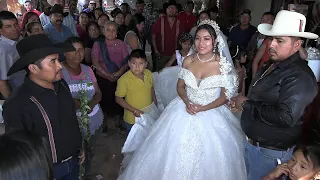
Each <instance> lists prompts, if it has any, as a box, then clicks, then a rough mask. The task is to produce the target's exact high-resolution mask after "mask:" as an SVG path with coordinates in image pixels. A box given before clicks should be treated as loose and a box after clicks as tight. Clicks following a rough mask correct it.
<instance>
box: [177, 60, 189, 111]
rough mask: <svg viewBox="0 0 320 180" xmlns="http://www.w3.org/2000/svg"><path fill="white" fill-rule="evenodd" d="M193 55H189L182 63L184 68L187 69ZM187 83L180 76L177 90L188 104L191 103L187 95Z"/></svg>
mask: <svg viewBox="0 0 320 180" xmlns="http://www.w3.org/2000/svg"><path fill="white" fill-rule="evenodd" d="M191 58H192V57H191V56H189V57H187V58H186V59H185V60H184V61H183V63H182V68H185V69H187V67H188V65H189V64H190V63H191V62H192V59H191ZM185 86H186V85H185V83H184V80H183V79H181V78H179V79H178V83H177V92H178V95H179V96H180V98H181V99H182V100H183V102H184V103H185V104H186V105H187V104H189V103H190V102H189V98H188V96H187V92H186V89H185Z"/></svg>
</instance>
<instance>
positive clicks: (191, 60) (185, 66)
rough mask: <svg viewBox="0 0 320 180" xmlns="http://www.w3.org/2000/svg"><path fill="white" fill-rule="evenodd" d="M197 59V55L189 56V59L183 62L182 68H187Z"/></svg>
mask: <svg viewBox="0 0 320 180" xmlns="http://www.w3.org/2000/svg"><path fill="white" fill-rule="evenodd" d="M195 57H196V56H195V54H191V55H189V56H187V57H186V58H185V59H184V60H183V63H182V67H183V68H187V67H188V66H189V65H190V64H191V63H192V62H194V60H195Z"/></svg>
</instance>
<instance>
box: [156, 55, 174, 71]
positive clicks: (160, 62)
mask: <svg viewBox="0 0 320 180" xmlns="http://www.w3.org/2000/svg"><path fill="white" fill-rule="evenodd" d="M170 59H171V56H156V59H155V64H156V66H155V70H156V71H160V70H162V69H163V68H164V66H165V65H166V64H167V62H168V61H170Z"/></svg>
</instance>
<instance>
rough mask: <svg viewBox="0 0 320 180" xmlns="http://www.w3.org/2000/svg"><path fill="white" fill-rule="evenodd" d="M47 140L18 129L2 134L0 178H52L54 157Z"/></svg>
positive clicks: (37, 179) (49, 179) (4, 179)
mask: <svg viewBox="0 0 320 180" xmlns="http://www.w3.org/2000/svg"><path fill="white" fill-rule="evenodd" d="M50 152H51V150H50V148H49V145H48V143H47V140H46V139H44V138H41V137H39V136H38V135H36V134H34V133H32V132H29V131H26V130H18V131H12V132H9V133H6V134H4V135H2V136H0V154H1V159H0V179H2V180H10V179H32V180H52V179H53V171H52V158H51V154H50Z"/></svg>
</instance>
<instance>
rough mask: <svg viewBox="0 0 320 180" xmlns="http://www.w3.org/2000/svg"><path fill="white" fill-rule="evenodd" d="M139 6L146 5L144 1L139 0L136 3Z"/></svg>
mask: <svg viewBox="0 0 320 180" xmlns="http://www.w3.org/2000/svg"><path fill="white" fill-rule="evenodd" d="M137 4H144V1H143V0H137V1H136V5H137Z"/></svg>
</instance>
